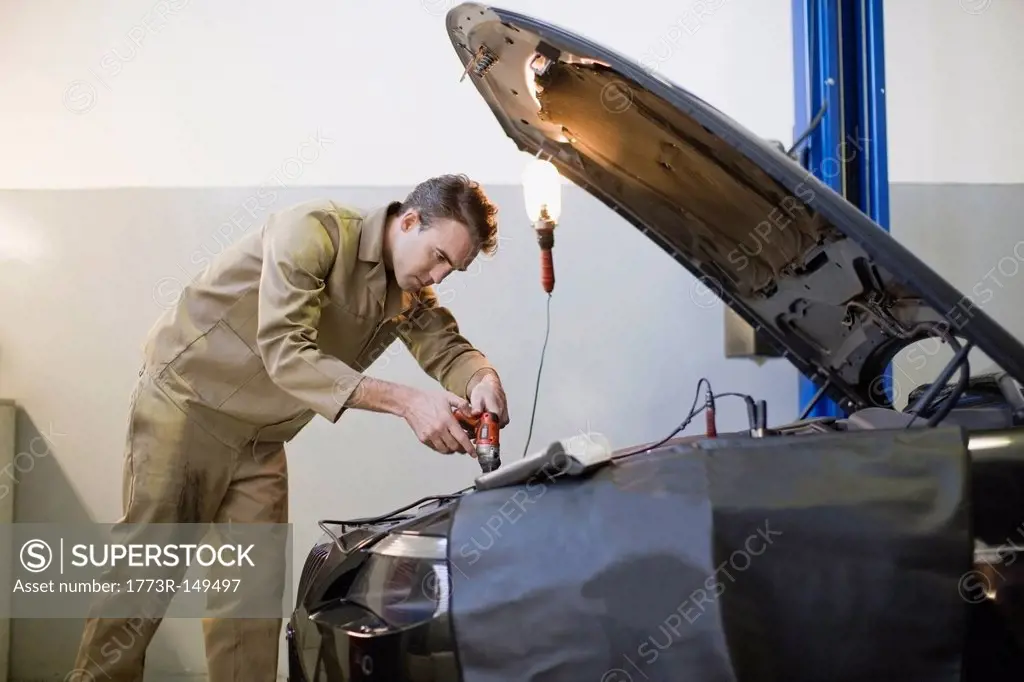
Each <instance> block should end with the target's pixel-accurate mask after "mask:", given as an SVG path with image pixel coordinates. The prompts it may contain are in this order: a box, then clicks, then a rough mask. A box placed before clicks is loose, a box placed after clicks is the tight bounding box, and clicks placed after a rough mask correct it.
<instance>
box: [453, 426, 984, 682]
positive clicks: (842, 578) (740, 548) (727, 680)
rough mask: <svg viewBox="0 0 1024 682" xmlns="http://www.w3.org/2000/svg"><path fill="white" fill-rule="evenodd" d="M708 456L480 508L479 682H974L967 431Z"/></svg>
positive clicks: (470, 636)
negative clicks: (968, 678) (969, 678)
mask: <svg viewBox="0 0 1024 682" xmlns="http://www.w3.org/2000/svg"><path fill="white" fill-rule="evenodd" d="M707 443H708V447H709V448H712V449H691V448H687V447H685V446H676V447H674V448H665V449H661V450H656V451H652V452H651V453H649V454H647V455H639V456H634V457H631V458H627V459H624V460H620V462H619V463H617V464H614V465H610V466H607V467H605V468H603V469H601V470H598V471H597V472H596V473H595V474H593V475H591V476H590V477H589V478H584V479H576V480H572V479H564V478H563V479H558V480H557V482H556V481H554V480H538V481H536V482H533V483H530V484H528V485H523V486H518V487H512V488H504V489H500V488H499V489H495V490H489V491H485V492H475V493H472V494H469V495H465V496H463V498H462V499H461V500H460V501H459V503H458V507H457V509H456V511H455V514H454V519H453V524H452V527H451V531H450V537H449V543H448V546H449V550H448V552H449V560H450V562H451V568H450V575H451V576H452V590H451V604H450V615H451V620H452V627H453V632H454V637H455V642H456V650H457V656H458V659H459V663H460V666H461V669H462V672H463V675H464V677H463V679H464V680H465V682H499V681H500V682H506V681H507V680H522V681H524V682H525V681H527V680H544V681H545V682H560V681H562V680H565V681H566V682H570V681H571V682H579V681H580V680H592V681H593V682H630V681H633V682H641V681H643V682H659V681H660V682H679V681H680V680H700V681H701V682H756V681H760V680H772V681H773V682H775V681H777V680H786V681H787V682H802V681H807V682H821V681H822V680H829V681H830V682H869V681H870V682H875V681H876V680H882V679H885V680H956V679H959V677H958V675H959V670H960V665H961V656H962V648H963V644H964V640H965V632H966V625H965V619H966V604H965V602H964V599H963V598H962V597H961V596H960V593H959V591H958V590H959V588H960V580H961V578H962V577H963V576H964V575H965V573H966V572H967V571H969V570H970V569H971V566H972V557H973V545H972V542H971V538H970V534H969V520H968V516H967V513H966V510H967V508H968V507H969V503H970V500H969V499H968V492H967V491H968V487H967V466H968V458H967V448H966V439H965V436H964V433H963V432H962V431H961V430H960V429H958V428H957V429H951V428H940V429H927V430H920V431H885V432H883V431H866V432H861V433H849V434H843V435H840V436H833V435H821V436H801V437H800V438H793V439H774V438H773V439H736V440H729V439H719V440H717V441H708V442H707Z"/></svg>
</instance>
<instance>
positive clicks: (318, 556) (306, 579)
mask: <svg viewBox="0 0 1024 682" xmlns="http://www.w3.org/2000/svg"><path fill="white" fill-rule="evenodd" d="M331 546H332V543H330V542H325V543H324V544H322V545H314V546H313V549H311V550H310V551H309V556H307V557H306V563H305V565H304V566H303V567H302V575H301V576H299V594H298V599H299V601H300V602H301V601H302V599H303V598H305V596H306V590H307V589H308V588H309V585H310V583H312V581H313V578H314V577H315V576H316V574H317V572H318V571H319V570H320V568H321V567H322V566H323V565H324V562H325V561H327V555H328V554H329V553H330V551H331Z"/></svg>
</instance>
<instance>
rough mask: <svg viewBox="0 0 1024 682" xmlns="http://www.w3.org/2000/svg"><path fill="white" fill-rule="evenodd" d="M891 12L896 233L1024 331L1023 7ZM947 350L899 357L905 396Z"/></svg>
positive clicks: (975, 4) (917, 5)
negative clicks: (1023, 295) (1022, 303)
mask: <svg viewBox="0 0 1024 682" xmlns="http://www.w3.org/2000/svg"><path fill="white" fill-rule="evenodd" d="M885 12H886V15H885V19H886V21H885V23H886V29H885V30H886V41H885V49H886V72H887V73H886V78H887V81H888V89H887V96H888V119H889V120H888V123H889V172H890V179H891V181H892V183H893V184H892V187H891V214H892V221H891V222H892V233H893V235H894V236H895V237H896V238H897V239H899V240H900V241H901V242H903V243H904V244H905V245H907V246H908V247H909V248H910V249H911V250H913V251H914V252H915V253H917V254H918V255H919V256H920V257H921V258H922V259H924V260H925V262H927V263H928V264H929V265H931V266H932V267H933V268H935V269H936V270H937V271H938V272H939V273H941V274H942V275H943V276H945V277H946V278H947V279H949V281H950V282H951V283H952V284H954V285H955V286H956V287H958V288H959V289H960V290H961V291H963V292H964V293H965V294H966V295H968V296H970V297H971V299H972V300H973V301H974V303H975V305H977V306H978V307H979V308H981V309H982V310H984V311H985V312H986V313H988V314H989V315H991V316H992V317H994V318H995V319H996V320H997V321H998V322H1000V323H1001V324H1003V325H1004V326H1005V327H1006V328H1007V329H1008V330H1009V331H1011V332H1012V333H1014V334H1015V335H1017V336H1018V337H1024V315H1022V314H1021V308H1020V305H1019V303H1015V300H1016V299H1017V297H1018V296H1019V295H1020V294H1021V293H1024V272H1022V271H1024V263H1022V260H1024V230H1022V229H1021V215H1024V213H1022V210H1024V129H1022V128H1021V126H1020V125H1018V124H1017V120H1018V119H1019V114H1020V111H1021V109H1022V107H1024V79H1022V78H1021V76H1020V74H1021V72H1022V69H1024V49H1022V48H1021V46H1020V38H1019V35H1020V27H1021V26H1024V3H1020V2H1014V1H1013V0H942V1H940V2H934V1H929V0H899V1H898V2H887V3H886V4H885ZM951 357H952V353H951V352H950V351H949V349H948V348H947V347H945V346H944V345H943V346H939V345H938V344H936V343H934V342H927V343H922V344H918V345H917V346H916V347H914V348H910V349H907V350H906V351H905V352H904V353H903V354H901V357H900V358H898V359H897V361H896V367H895V372H894V377H895V379H896V383H895V385H896V387H897V393H898V395H897V398H898V403H899V404H902V402H903V401H905V399H906V393H907V392H908V391H909V390H910V388H912V387H913V386H914V385H916V384H917V383H918V382H920V381H925V380H930V379H932V378H933V377H935V376H936V374H937V373H938V372H939V370H940V369H941V366H942V365H943V364H945V362H946V361H947V360H948V359H949V358H951ZM971 361H972V371H973V370H982V369H985V368H986V366H987V365H988V362H987V359H986V358H984V356H982V355H980V354H972V356H971Z"/></svg>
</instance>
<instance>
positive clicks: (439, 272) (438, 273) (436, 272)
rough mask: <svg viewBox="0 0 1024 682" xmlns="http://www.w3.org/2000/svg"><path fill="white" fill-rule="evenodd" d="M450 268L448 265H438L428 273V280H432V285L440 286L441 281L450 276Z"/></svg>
mask: <svg viewBox="0 0 1024 682" xmlns="http://www.w3.org/2000/svg"><path fill="white" fill-rule="evenodd" d="M451 271H452V269H451V267H450V266H448V265H439V266H438V267H436V268H434V269H433V270H432V271H431V272H430V279H432V280H433V284H440V283H441V280H443V279H444V278H445V277H447V276H448V275H449V274H451Z"/></svg>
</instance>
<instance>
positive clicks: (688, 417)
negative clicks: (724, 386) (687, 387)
mask: <svg viewBox="0 0 1024 682" xmlns="http://www.w3.org/2000/svg"><path fill="white" fill-rule="evenodd" d="M702 384H707V385H708V390H709V391H711V394H712V395H714V391H713V390H712V388H711V382H710V381H708V380H707V379H706V378H704V377H701V378H700V380H699V381H698V382H697V390H696V392H695V393H694V394H693V404H692V405H690V412H689V414H687V415H686V419H684V420H683V421H682V422H681V423H680V424H679V426H677V427H676V428H675V429H673V430H672V433H670V434H668V435H667V436H665V437H664V438H662V439H661V440H659V441H658V442H657V443H654V444H652V445H648V446H646V447H643V448H641V449H639V450H633V451H631V452H624V453H622V454H621V455H616V456H615V457H613V458H612V459H615V460H618V459H623V458H625V457H631V456H633V455H639V454H642V453H644V452H649V451H651V450H653V449H655V448H658V447H661V446H662V445H664V444H665V443H667V442H669V441H670V440H672V438H673V436H675V435H676V434H677V433H679V432H680V431H682V430H684V429H685V428H686V427H687V426H689V425H690V422H691V421H693V418H694V417H696V416H697V415H698V414H700V413H701V412H703V411H704V408H705V407H707V405H702V406H701V407H700V409H697V401H698V400H700V387H701V385H702Z"/></svg>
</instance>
